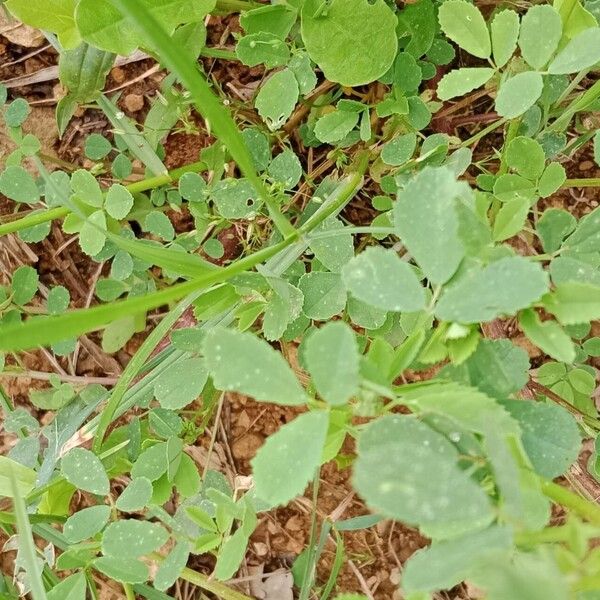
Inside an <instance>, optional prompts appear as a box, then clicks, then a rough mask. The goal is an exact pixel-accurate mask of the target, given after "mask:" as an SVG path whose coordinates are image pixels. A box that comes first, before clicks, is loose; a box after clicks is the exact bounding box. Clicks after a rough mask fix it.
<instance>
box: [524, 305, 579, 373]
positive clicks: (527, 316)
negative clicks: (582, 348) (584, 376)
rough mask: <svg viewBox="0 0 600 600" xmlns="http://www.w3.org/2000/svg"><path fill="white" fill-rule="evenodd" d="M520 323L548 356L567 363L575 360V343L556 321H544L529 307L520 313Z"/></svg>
mask: <svg viewBox="0 0 600 600" xmlns="http://www.w3.org/2000/svg"><path fill="white" fill-rule="evenodd" d="M519 325H521V329H522V330H523V332H524V333H525V335H526V336H527V337H528V338H529V339H530V340H531V341H532V342H533V343H534V344H535V345H536V346H537V347H538V348H540V349H541V350H542V351H543V352H545V353H546V354H547V355H548V356H551V357H552V358H554V359H555V360H559V361H561V362H565V363H572V362H573V361H574V360H575V345H574V344H573V342H572V341H571V337H570V336H569V335H567V333H565V331H564V329H563V328H562V327H561V326H560V325H559V324H558V323H557V322H556V321H543V322H542V321H540V318H539V317H538V316H537V313H536V312H535V311H534V310H531V309H528V310H524V311H523V312H522V313H521V314H520V315H519Z"/></svg>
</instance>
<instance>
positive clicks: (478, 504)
mask: <svg viewBox="0 0 600 600" xmlns="http://www.w3.org/2000/svg"><path fill="white" fill-rule="evenodd" d="M458 459H459V455H458V452H457V450H456V449H455V447H454V446H453V445H452V444H451V443H450V442H449V441H448V440H447V439H446V438H445V437H444V436H443V435H441V434H439V433H438V432H436V431H434V430H433V429H431V428H430V427H428V426H427V425H425V424H424V423H421V422H420V421H418V420H417V419H416V418H415V417H409V416H405V415H387V416H384V417H381V418H379V419H377V420H376V421H373V422H371V423H370V424H369V425H368V426H367V427H366V428H365V429H364V431H363V432H362V434H361V436H360V439H359V448H358V459H357V460H356V462H355V467H354V486H355V488H356V490H357V491H358V493H359V494H360V495H361V496H362V497H363V498H364V499H365V501H366V503H367V504H368V505H369V506H370V507H371V508H372V509H373V510H375V511H377V512H378V513H379V514H382V515H384V516H387V517H390V518H393V519H398V520H401V521H403V522H404V523H408V524H411V525H415V526H418V527H420V528H421V529H422V530H423V531H424V532H435V533H438V532H443V533H444V534H445V536H446V537H449V536H456V535H459V534H461V533H465V532H467V531H473V530H476V529H480V528H481V527H484V526H485V525H487V524H488V523H490V521H491V520H492V519H493V511H492V507H491V504H490V501H489V500H488V497H487V496H486V494H485V492H484V491H483V489H482V488H481V487H480V486H479V485H478V484H477V483H476V482H475V481H474V480H473V479H471V478H470V477H469V476H468V475H467V472H466V471H464V470H463V469H461V468H460V467H459V465H458ZM432 473H435V477H432V476H431V474H432Z"/></svg>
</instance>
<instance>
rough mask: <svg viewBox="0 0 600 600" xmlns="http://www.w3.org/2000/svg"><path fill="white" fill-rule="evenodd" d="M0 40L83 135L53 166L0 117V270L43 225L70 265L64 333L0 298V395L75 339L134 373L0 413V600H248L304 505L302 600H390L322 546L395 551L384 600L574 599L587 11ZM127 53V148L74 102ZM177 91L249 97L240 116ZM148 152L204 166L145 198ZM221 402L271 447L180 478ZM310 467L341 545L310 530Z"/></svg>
mask: <svg viewBox="0 0 600 600" xmlns="http://www.w3.org/2000/svg"><path fill="white" fill-rule="evenodd" d="M0 10H5V11H8V13H10V14H11V15H12V16H13V17H14V18H15V19H18V20H20V21H22V22H24V23H26V24H28V25H30V26H33V27H35V28H37V29H39V30H41V31H43V32H44V35H45V36H46V38H47V40H48V41H49V43H50V44H51V45H52V46H53V47H54V49H55V50H56V52H57V53H58V57H59V58H58V61H59V62H58V67H59V75H60V82H61V84H62V86H63V88H64V92H65V93H64V94H63V95H62V97H61V99H60V101H59V102H58V105H57V107H56V127H57V128H58V130H59V131H60V132H61V134H64V132H65V131H66V130H67V128H68V127H69V123H70V122H71V120H72V119H73V117H74V116H75V115H76V114H79V113H78V111H81V110H82V109H89V110H95V111H98V112H100V113H101V114H103V116H104V118H105V119H107V121H108V122H110V124H111V125H110V133H102V132H100V133H98V132H94V133H91V134H90V135H89V136H88V137H87V139H86V140H85V145H84V153H85V159H86V167H85V168H84V167H83V166H81V165H70V164H68V163H65V162H64V161H61V160H57V159H55V158H53V157H51V156H50V157H49V156H47V155H46V154H45V153H44V151H43V149H42V145H41V143H40V141H39V140H38V139H37V137H36V136H35V135H33V134H31V133H26V131H27V121H28V118H29V117H30V114H31V107H30V105H29V103H28V101H27V100H26V99H25V98H23V97H16V96H14V95H12V94H11V96H10V97H9V95H8V90H7V89H6V88H5V87H0V112H1V113H2V117H3V119H4V122H5V125H6V130H7V132H8V135H9V136H10V138H11V140H12V144H13V150H12V151H11V152H10V153H7V154H5V156H4V157H3V159H2V160H3V164H2V169H1V171H0V193H1V194H2V198H3V199H2V203H3V210H2V217H1V221H0V235H1V236H3V237H2V239H8V238H9V237H10V236H12V237H15V236H16V237H17V238H18V239H19V240H20V242H22V243H24V244H25V245H30V246H31V247H36V246H35V245H36V244H40V243H41V242H42V241H43V240H45V239H46V238H47V237H48V236H51V235H53V233H52V231H53V229H52V228H53V226H55V225H56V224H59V226H60V229H61V230H62V233H63V234H64V235H65V236H67V237H68V238H69V239H71V240H72V241H73V244H77V245H78V246H79V251H80V252H81V254H82V255H83V256H84V257H86V260H88V261H89V262H90V263H93V264H96V265H100V271H98V273H99V277H98V278H97V279H96V280H94V282H93V283H92V284H91V290H90V292H91V296H90V301H89V302H88V303H87V304H86V305H81V304H79V305H77V306H74V303H73V301H72V297H71V293H72V290H70V289H69V286H68V285H67V284H65V285H62V284H60V285H47V284H46V283H45V282H44V278H43V276H40V273H38V271H37V270H36V268H34V267H33V266H31V265H30V264H21V265H19V266H17V267H16V268H14V270H12V271H11V272H8V273H4V277H5V279H4V285H1V286H0V370H2V371H3V372H2V376H3V377H11V376H18V375H19V374H21V375H23V374H26V367H25V366H24V360H25V357H26V356H28V355H30V354H31V353H32V352H40V350H37V349H39V348H43V349H44V350H43V352H44V353H45V354H44V355H45V356H51V357H52V359H53V361H54V363H53V364H58V365H60V364H62V363H61V361H65V360H69V357H72V356H73V354H74V353H75V354H77V353H78V352H79V348H80V339H81V336H85V335H87V334H92V332H94V333H93V335H94V336H98V337H97V339H98V340H99V344H100V346H101V349H102V351H103V352H104V353H105V354H106V355H114V354H116V353H118V352H120V351H122V349H123V348H125V347H126V346H127V345H128V344H129V343H130V342H131V340H132V339H137V340H138V341H139V343H138V344H137V346H136V349H135V351H134V352H132V353H131V356H130V359H129V360H128V362H127V364H126V366H125V368H124V369H123V371H122V372H121V373H120V374H119V376H118V378H117V379H116V380H115V381H113V382H111V383H110V385H108V384H107V385H101V383H98V382H87V381H86V380H85V377H72V378H69V377H62V376H61V373H60V372H58V371H57V372H55V373H52V374H50V375H49V376H48V378H47V379H48V384H47V385H46V387H44V388H43V389H38V388H35V389H31V391H30V393H29V397H28V403H27V404H25V405H23V404H21V405H15V403H14V402H13V399H12V398H11V396H10V394H9V393H7V392H4V391H2V393H1V394H0V402H1V404H2V410H3V413H4V421H3V429H4V435H6V436H7V439H8V438H10V440H11V443H10V444H6V445H5V449H6V451H5V453H4V455H3V456H0V495H1V496H3V497H4V498H5V503H4V504H2V508H3V510H2V511H0V526H1V527H2V529H3V532H4V533H5V534H6V536H8V537H9V540H10V542H9V546H8V548H9V549H12V550H17V553H16V556H15V558H14V563H13V565H12V569H11V571H10V572H6V573H5V574H4V575H3V578H2V580H1V581H0V596H1V597H2V598H7V599H13V598H19V597H22V596H24V595H27V594H29V596H30V597H31V598H33V599H34V600H63V599H69V600H84V599H85V598H99V597H100V593H101V590H100V588H101V585H102V582H103V581H111V582H113V583H114V584H115V585H116V586H117V589H119V590H120V593H121V597H126V598H129V599H131V598H136V597H139V598H148V599H150V600H154V599H160V600H164V599H169V598H174V597H178V598H179V597H182V596H179V595H176V594H178V593H179V591H180V588H179V587H178V586H179V585H180V583H181V582H188V584H193V586H195V589H196V590H197V592H198V594H199V595H197V596H194V597H198V598H200V597H203V598H204V597H206V598H209V597H210V598H212V597H217V598H223V599H225V600H242V599H247V598H249V597H252V596H250V595H249V592H247V591H241V590H242V589H243V588H241V587H239V585H236V583H235V582H231V581H230V580H232V578H234V577H235V576H236V574H237V573H238V571H239V569H240V566H241V565H242V564H243V561H244V558H245V556H246V552H247V547H248V544H249V540H250V539H251V536H252V535H253V533H254V531H255V529H256V528H257V525H258V524H259V522H261V520H262V519H264V515H268V514H270V512H271V511H273V510H276V509H277V507H282V506H287V505H289V504H290V503H292V502H293V501H294V500H295V499H296V498H298V497H299V496H302V495H304V494H305V493H307V494H308V498H309V499H310V498H312V503H310V506H311V513H310V514H311V519H310V522H309V531H308V532H307V543H306V544H305V548H304V549H303V551H302V552H301V553H300V554H299V555H298V556H297V557H295V559H294V561H293V565H292V566H291V573H292V576H293V586H294V590H295V591H294V594H295V595H296V597H298V598H300V599H302V600H307V599H308V598H320V599H322V600H327V599H329V598H331V599H335V598H337V599H338V600H360V599H364V598H374V597H382V598H383V597H392V596H391V595H390V594H388V593H387V592H386V593H385V594H386V595H379V596H377V594H375V595H373V593H371V591H370V590H369V588H368V586H367V588H366V589H365V585H359V584H356V585H355V587H354V589H352V588H351V587H350V588H348V586H343V585H341V584H340V578H339V575H340V573H341V571H342V570H343V569H344V568H345V565H346V562H347V561H348V559H349V557H348V553H347V552H345V548H344V537H343V534H344V532H347V531H358V530H369V529H373V530H375V529H376V528H377V527H378V526H380V525H381V524H382V523H385V522H390V521H392V522H396V523H398V526H402V527H406V528H412V529H413V530H417V531H418V532H419V533H420V535H422V536H423V539H424V540H425V541H424V542H423V544H421V545H422V546H423V547H422V548H421V549H420V550H418V551H417V552H414V553H412V555H411V556H410V557H409V558H408V560H405V561H404V562H403V564H402V569H401V572H400V576H399V581H397V582H396V583H397V590H398V591H397V592H396V593H397V597H402V598H407V599H409V600H422V599H423V600H424V599H426V598H432V597H448V596H440V595H439V593H440V591H446V592H444V593H449V594H451V596H450V597H452V594H454V595H455V596H454V597H485V598H490V599H492V600H494V599H498V600H504V599H507V598H513V599H515V600H532V599H537V598H540V599H544V600H548V599H557V600H562V599H565V600H567V599H577V600H591V599H593V598H598V597H599V595H600V548H599V547H598V546H597V543H595V541H596V540H597V537H598V535H599V533H600V507H598V505H597V503H596V499H597V498H596V497H594V495H593V490H594V486H595V485H596V480H597V479H598V478H600V445H599V444H598V443H597V442H596V439H597V436H598V432H599V431H600V419H599V417H598V410H597V405H596V394H595V392H596V380H597V369H596V366H597V365H596V363H595V360H596V357H598V356H600V337H597V336H596V334H600V330H599V329H598V328H597V327H595V324H594V321H595V320H596V319H600V208H595V207H597V206H598V202H597V201H596V202H595V204H593V203H591V200H590V199H593V198H594V197H595V196H594V194H595V191H594V190H595V189H597V188H598V187H600V179H599V178H595V177H587V178H582V177H574V176H573V175H574V174H575V173H574V169H573V165H575V166H576V165H577V161H580V160H582V158H581V157H582V156H584V157H587V158H589V160H591V161H595V163H596V164H597V165H598V166H600V129H599V127H600V122H599V121H598V114H599V111H600V80H598V79H597V76H598V65H600V26H599V22H600V1H598V0H587V1H584V0H554V2H520V1H517V2H479V1H475V2H469V1H468V0H445V1H444V0H416V1H412V2H396V3H394V2H386V1H385V0H373V1H367V0H329V1H328V0H287V1H284V2H281V3H273V4H266V3H265V4H258V3H254V2H251V1H249V0H44V2H41V1H40V2H37V1H32V0H6V1H5V2H4V4H3V5H2V6H0ZM215 17H217V18H219V19H221V20H227V19H231V20H235V22H236V23H238V24H239V26H238V29H237V30H236V34H235V38H236V42H235V46H230V47H221V46H219V45H218V44H214V43H210V41H207V40H210V36H207V24H208V31H209V32H210V27H211V25H210V23H211V18H215ZM136 51H143V52H144V53H146V54H147V55H149V56H150V57H151V58H152V59H154V60H155V61H156V62H157V63H158V64H159V65H160V68H162V69H165V71H166V76H165V77H164V79H163V80H162V83H161V89H160V93H159V94H157V95H156V96H155V97H154V98H153V103H152V106H151V108H150V110H149V111H148V112H147V114H146V115H145V117H144V119H141V120H139V119H138V121H139V122H136V120H134V119H132V118H130V117H129V116H128V115H126V114H125V113H124V112H123V110H122V109H121V108H120V107H119V100H120V95H119V94H118V93H117V94H116V95H115V94H111V93H107V92H104V91H103V90H104V89H105V82H106V78H107V76H108V75H109V72H110V70H111V68H112V67H113V65H114V63H115V60H116V59H117V56H119V55H120V56H128V55H131V54H132V53H134V52H136ZM206 58H211V59H214V60H216V61H219V62H220V63H228V64H229V63H230V64H231V65H234V66H235V67H236V68H239V69H245V70H246V71H247V72H251V73H259V75H258V76H257V77H254V82H255V85H254V88H253V90H252V93H251V96H250V97H248V98H245V99H244V98H240V97H237V96H235V95H231V93H230V91H229V90H228V89H227V88H226V86H224V85H223V86H221V85H220V81H219V79H218V78H217V77H213V76H212V75H211V73H210V72H208V71H207V69H205V68H203V65H204V64H205V63H203V62H202V60H205V59H206ZM252 69H253V70H252ZM457 115H459V116H457ZM465 115H466V116H465ZM461 119H462V121H461ZM198 123H200V125H198ZM464 125H469V127H467V128H465V127H464ZM178 129H183V130H186V129H187V130H195V129H197V130H198V131H199V132H201V133H202V135H203V136H204V139H207V140H209V141H208V142H207V143H206V145H205V146H204V148H203V149H202V151H201V152H200V153H199V155H197V156H196V157H195V160H194V161H193V162H188V163H187V164H184V165H180V166H178V167H177V168H175V169H171V170H168V169H167V167H166V166H165V165H166V164H168V159H169V147H168V145H167V144H166V143H165V140H166V138H167V137H168V136H169V134H170V132H173V131H176V130H178ZM317 154H318V155H319V156H321V157H322V162H321V163H320V164H321V166H322V168H320V169H314V168H313V166H314V163H313V160H314V157H315V156H316V155H317ZM576 190H579V191H581V190H583V192H584V193H583V195H580V196H577V198H579V201H577V202H576V201H575V200H574V199H573V198H575V197H576V196H575V195H574V192H575V191H576ZM570 192H573V194H571V195H570ZM586 194H587V195H586ZM353 207H354V208H353ZM357 207H358V208H357ZM181 215H186V216H187V218H188V220H187V221H186V223H187V225H186V227H184V228H181V227H178V226H177V223H178V221H177V218H176V217H178V216H179V217H180V216H181ZM232 231H233V232H236V235H237V237H236V238H235V240H234V244H233V245H234V246H235V248H234V252H233V253H231V252H230V247H228V246H231V244H229V245H228V243H227V240H228V239H230V237H231V232H232ZM224 234H228V235H229V236H230V237H229V238H228V237H227V235H224ZM0 391H1V390H0ZM235 397H244V398H250V399H252V400H253V401H256V402H257V403H260V404H261V405H264V408H265V410H266V411H269V410H275V409H278V408H281V407H284V408H285V409H286V410H287V409H289V410H290V411H292V412H291V415H292V417H293V418H291V419H289V421H288V422H286V423H285V424H283V425H281V426H280V427H279V428H278V429H277V430H276V431H274V432H272V433H271V435H269V436H268V437H267V439H266V441H265V442H264V444H262V445H261V447H260V448H259V449H258V451H257V452H256V453H255V455H254V456H253V458H252V460H251V474H250V476H249V477H245V478H238V479H236V480H234V481H232V480H231V479H228V477H226V476H225V475H224V474H223V473H222V472H219V470H217V469H214V468H211V467H210V455H211V453H212V452H213V450H214V444H215V439H216V435H217V431H218V427H219V419H220V418H221V417H222V414H223V411H224V407H225V406H226V405H227V403H228V402H230V400H231V398H235ZM261 414H262V413H261ZM42 417H43V418H42ZM202 444H204V445H205V447H207V448H208V450H207V456H208V458H207V459H206V462H205V465H204V467H203V466H201V465H199V464H198V463H197V461H196V460H194V458H193V456H194V455H193V453H191V449H192V448H193V447H194V446H201V445H202ZM332 465H333V467H334V468H335V469H337V470H338V471H340V472H343V473H346V474H348V477H349V479H350V481H351V486H352V489H353V490H354V493H355V494H356V497H357V498H359V499H360V501H361V502H363V503H364V505H363V506H364V507H365V509H364V511H363V513H362V514H361V515H359V516H354V517H352V518H341V519H340V518H338V519H332V518H325V519H324V518H322V517H321V516H320V515H319V511H318V506H319V487H320V486H321V485H323V484H322V483H321V482H322V479H323V477H322V472H323V469H325V468H327V467H331V466H332ZM573 465H575V466H578V467H579V470H578V471H577V472H578V473H579V477H578V476H575V475H574V471H573ZM582 478H583V479H582ZM584 480H585V481H587V485H582V481H584ZM307 490H308V491H307ZM11 544H12V545H11ZM331 548H334V552H333V559H332V560H331V561H329V563H328V567H327V569H326V571H325V572H324V571H323V569H322V568H320V567H319V565H321V563H322V559H323V556H324V555H325V554H326V553H327V552H329V553H330V554H331V553H332V551H331ZM203 557H204V558H206V559H207V560H208V559H210V561H209V562H206V561H205V562H204V563H202V565H201V567H198V568H196V567H195V565H198V564H200V563H198V562H197V561H198V559H199V558H203ZM195 561H196V562H195ZM208 564H210V568H207V567H206V565H208ZM464 582H467V583H464ZM363 583H364V582H363ZM457 586H458V587H457ZM290 589H291V588H290ZM99 590H100V591H99ZM448 590H454V591H453V592H448ZM286 593H287V592H286ZM200 594H204V595H200ZM281 594H282V592H281ZM398 594H401V595H398ZM461 594H462V595H461ZM263 597H266V596H263ZM275 597H277V596H271V598H275ZM279 597H280V598H283V597H284V596H283V595H280V596H279ZM286 597H287V596H286ZM290 597H291V596H290Z"/></svg>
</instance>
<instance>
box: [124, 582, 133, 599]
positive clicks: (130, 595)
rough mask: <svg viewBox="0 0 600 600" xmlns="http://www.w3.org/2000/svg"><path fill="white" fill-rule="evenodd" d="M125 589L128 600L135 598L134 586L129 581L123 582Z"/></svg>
mask: <svg viewBox="0 0 600 600" xmlns="http://www.w3.org/2000/svg"><path fill="white" fill-rule="evenodd" d="M123 591H124V592H125V597H126V598H127V600H135V594H134V593H133V588H132V587H131V585H130V584H129V583H124V584H123Z"/></svg>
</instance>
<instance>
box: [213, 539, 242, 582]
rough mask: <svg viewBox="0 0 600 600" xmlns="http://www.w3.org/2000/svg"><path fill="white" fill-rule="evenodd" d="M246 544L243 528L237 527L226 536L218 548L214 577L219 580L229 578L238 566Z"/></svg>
mask: <svg viewBox="0 0 600 600" xmlns="http://www.w3.org/2000/svg"><path fill="white" fill-rule="evenodd" d="M247 546H248V535H247V534H246V532H245V531H244V528H240V529H238V530H237V531H236V532H235V533H234V534H233V535H230V536H227V537H226V538H225V541H224V542H223V544H222V545H221V547H220V548H219V553H218V557H217V564H216V565H215V577H216V578H217V579H219V580H221V581H225V580H227V579H231V578H232V577H233V576H234V575H235V573H236V571H237V570H238V569H239V568H240V565H241V564H242V561H243V560H244V555H245V554H246V547H247Z"/></svg>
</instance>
